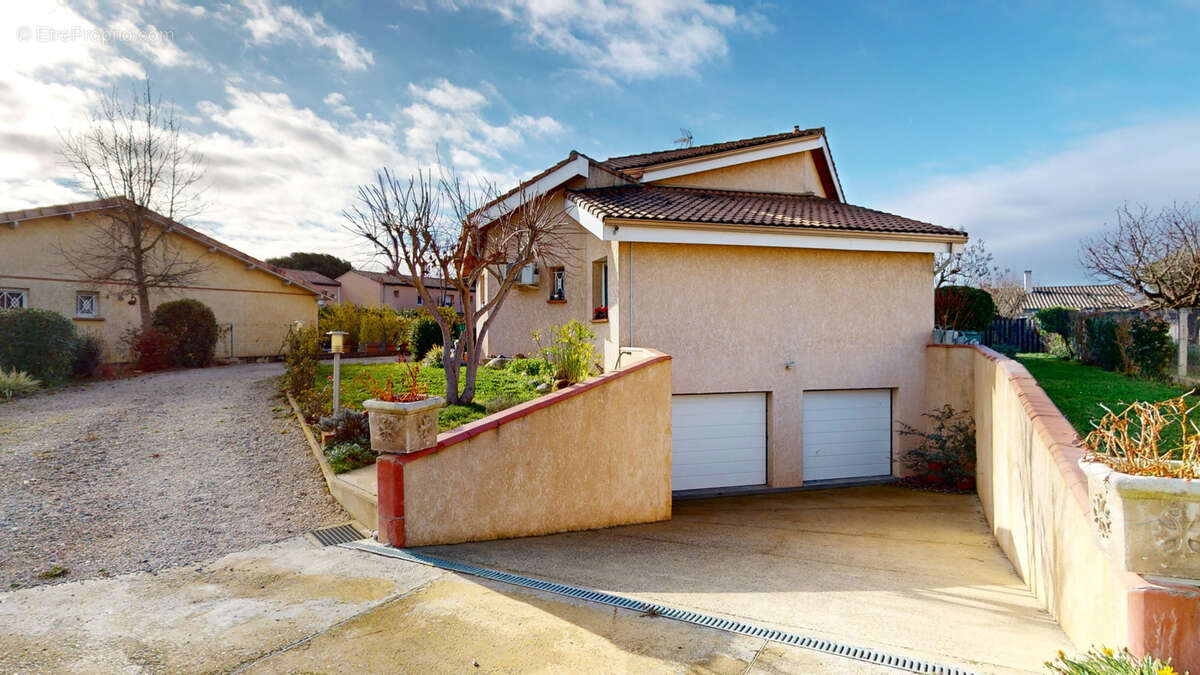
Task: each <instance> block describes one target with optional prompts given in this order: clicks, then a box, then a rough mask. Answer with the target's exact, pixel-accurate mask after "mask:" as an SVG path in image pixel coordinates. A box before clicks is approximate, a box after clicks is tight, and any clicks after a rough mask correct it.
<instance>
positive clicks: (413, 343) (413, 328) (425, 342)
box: [408, 314, 442, 359]
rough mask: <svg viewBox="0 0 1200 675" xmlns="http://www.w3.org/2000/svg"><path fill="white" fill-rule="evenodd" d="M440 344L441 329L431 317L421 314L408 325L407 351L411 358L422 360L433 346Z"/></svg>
mask: <svg viewBox="0 0 1200 675" xmlns="http://www.w3.org/2000/svg"><path fill="white" fill-rule="evenodd" d="M440 344H442V328H441V327H440V326H438V322H437V320H436V319H434V318H433V317H432V316H430V315H428V314H423V315H421V316H419V317H417V318H416V319H413V321H412V322H410V323H409V325H408V350H409V352H411V353H412V355H413V358H417V359H421V358H424V357H425V355H426V354H427V353H429V350H430V349H431V348H432V347H433V346H434V345H440Z"/></svg>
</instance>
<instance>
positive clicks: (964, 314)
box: [933, 286, 996, 331]
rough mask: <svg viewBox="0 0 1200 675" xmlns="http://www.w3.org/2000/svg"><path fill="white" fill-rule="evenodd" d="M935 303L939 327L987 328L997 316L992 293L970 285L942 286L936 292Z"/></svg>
mask: <svg viewBox="0 0 1200 675" xmlns="http://www.w3.org/2000/svg"><path fill="white" fill-rule="evenodd" d="M933 305H934V318H935V320H936V321H937V325H938V327H939V328H944V329H947V330H969V331H982V330H987V327H988V326H990V325H992V319H993V318H995V316H996V302H995V301H994V300H992V295H991V293H988V292H987V291H985V290H983V289H980V288H972V287H970V286H942V287H941V288H939V289H937V291H936V292H935V293H934V297H933Z"/></svg>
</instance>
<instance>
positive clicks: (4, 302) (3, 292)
mask: <svg viewBox="0 0 1200 675" xmlns="http://www.w3.org/2000/svg"><path fill="white" fill-rule="evenodd" d="M14 297H19V298H20V299H21V302H20V304H17V305H13V304H12V298H14ZM28 306H29V291H28V290H26V289H24V288H0V309H24V308H26V307H28Z"/></svg>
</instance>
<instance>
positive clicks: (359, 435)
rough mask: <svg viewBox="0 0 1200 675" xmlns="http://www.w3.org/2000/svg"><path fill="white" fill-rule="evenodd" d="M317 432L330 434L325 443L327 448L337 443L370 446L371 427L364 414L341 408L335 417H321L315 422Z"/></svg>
mask: <svg viewBox="0 0 1200 675" xmlns="http://www.w3.org/2000/svg"><path fill="white" fill-rule="evenodd" d="M317 430H318V431H323V432H325V433H327V434H332V436H330V438H329V439H328V440H327V441H326V445H327V446H329V445H335V444H337V443H358V444H359V445H364V446H367V447H370V446H371V426H370V424H369V420H368V418H367V413H365V412H360V411H358V410H351V409H350V408H342V409H341V410H340V411H338V414H336V415H329V416H328V417H322V418H321V421H319V422H317Z"/></svg>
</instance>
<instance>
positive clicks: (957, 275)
mask: <svg viewBox="0 0 1200 675" xmlns="http://www.w3.org/2000/svg"><path fill="white" fill-rule="evenodd" d="M999 273H1000V268H998V267H996V266H995V265H994V264H993V258H992V254H991V253H989V252H988V250H987V248H985V247H984V245H983V240H982V239H976V240H974V241H972V242H969V243H968V244H967V245H966V246H964V247H963V249H962V250H961V251H959V252H958V253H939V254H937V255H935V256H934V257H933V282H934V283H933V285H934V288H941V287H942V286H946V285H948V284H957V285H962V286H974V285H980V284H982V283H983V282H984V280H985V279H987V278H988V277H992V276H995V275H997V274H999Z"/></svg>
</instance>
